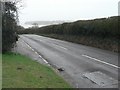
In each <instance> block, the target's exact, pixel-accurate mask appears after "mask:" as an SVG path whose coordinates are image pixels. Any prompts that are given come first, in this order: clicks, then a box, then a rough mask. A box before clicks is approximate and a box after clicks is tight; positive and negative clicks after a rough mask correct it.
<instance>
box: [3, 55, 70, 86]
mask: <svg viewBox="0 0 120 90" xmlns="http://www.w3.org/2000/svg"><path fill="white" fill-rule="evenodd" d="M2 66H3V67H2V68H3V73H2V74H3V76H2V80H3V82H2V87H3V88H70V87H71V86H70V85H69V84H68V83H67V82H66V81H64V80H63V79H62V78H61V77H60V76H59V75H58V74H57V73H56V72H54V71H53V70H52V69H51V68H50V67H48V66H44V65H41V64H39V63H37V62H35V61H33V60H31V59H29V58H27V57H25V56H22V55H19V54H13V53H7V54H3V56H2Z"/></svg>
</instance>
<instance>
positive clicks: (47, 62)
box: [22, 40, 48, 64]
mask: <svg viewBox="0 0 120 90" xmlns="http://www.w3.org/2000/svg"><path fill="white" fill-rule="evenodd" d="M22 41H23V42H24V43H25V44H26V45H27V46H28V47H29V48H30V49H31V50H32V51H34V53H35V54H37V55H38V56H39V57H40V58H41V59H42V60H43V61H44V62H45V63H47V64H48V62H47V60H45V59H44V58H43V57H42V56H41V55H40V54H38V52H36V51H35V50H34V49H33V48H32V47H31V46H30V45H29V44H27V43H26V42H25V41H24V40H22Z"/></svg>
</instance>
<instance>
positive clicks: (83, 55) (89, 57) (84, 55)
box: [82, 54, 120, 68]
mask: <svg viewBox="0 0 120 90" xmlns="http://www.w3.org/2000/svg"><path fill="white" fill-rule="evenodd" d="M82 56H84V57H87V58H90V59H92V60H95V61H98V62H101V63H104V64H107V65H109V66H112V67H115V68H120V67H118V66H116V65H113V64H110V63H107V62H104V61H101V60H99V59H96V58H93V57H90V56H88V55H84V54H83V55H82Z"/></svg>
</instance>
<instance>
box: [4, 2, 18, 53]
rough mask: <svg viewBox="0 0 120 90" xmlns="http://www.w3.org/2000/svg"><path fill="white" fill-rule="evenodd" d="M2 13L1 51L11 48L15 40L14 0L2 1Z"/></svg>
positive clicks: (15, 15) (15, 17)
mask: <svg viewBox="0 0 120 90" xmlns="http://www.w3.org/2000/svg"><path fill="white" fill-rule="evenodd" d="M3 4H4V9H3V10H4V11H3V13H2V52H3V53H4V52H7V51H9V50H11V48H12V47H13V46H14V43H15V42H16V27H17V18H18V15H17V7H16V1H9V2H4V3H3Z"/></svg>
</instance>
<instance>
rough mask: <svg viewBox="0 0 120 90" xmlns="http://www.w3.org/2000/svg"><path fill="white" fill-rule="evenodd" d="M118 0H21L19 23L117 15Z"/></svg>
mask: <svg viewBox="0 0 120 90" xmlns="http://www.w3.org/2000/svg"><path fill="white" fill-rule="evenodd" d="M118 2H119V0H23V3H24V8H22V9H20V13H19V20H20V24H24V23H25V22H27V21H54V20H72V21H75V20H83V19H94V18H102V17H109V16H117V15H118Z"/></svg>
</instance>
